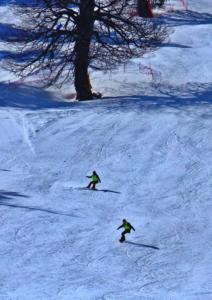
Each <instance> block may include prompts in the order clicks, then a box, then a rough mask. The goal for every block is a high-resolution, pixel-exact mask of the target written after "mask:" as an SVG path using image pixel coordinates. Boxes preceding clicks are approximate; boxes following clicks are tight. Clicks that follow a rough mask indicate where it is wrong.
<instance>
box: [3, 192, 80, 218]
mask: <svg viewBox="0 0 212 300" xmlns="http://www.w3.org/2000/svg"><path fill="white" fill-rule="evenodd" d="M16 197H22V198H29V196H27V195H23V194H20V193H17V192H9V191H2V190H0V206H6V207H11V208H20V209H26V210H30V211H39V212H44V213H50V214H55V215H61V216H67V217H74V218H81V217H80V216H77V215H74V214H66V213H63V212H59V211H55V210H52V209H46V208H41V207H36V206H27V205H19V204H15V203H8V200H13V199H14V198H16Z"/></svg>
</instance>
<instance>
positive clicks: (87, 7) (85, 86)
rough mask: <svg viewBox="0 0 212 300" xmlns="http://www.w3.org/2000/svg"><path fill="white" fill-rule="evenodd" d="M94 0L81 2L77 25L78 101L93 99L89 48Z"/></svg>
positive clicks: (76, 70) (76, 67)
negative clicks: (89, 69)
mask: <svg viewBox="0 0 212 300" xmlns="http://www.w3.org/2000/svg"><path fill="white" fill-rule="evenodd" d="M94 2H95V1H94V0H83V1H80V14H79V20H78V23H77V39H76V44H75V55H76V57H75V70H74V75H75V81H74V84H75V89H76V93H77V96H76V98H77V99H78V100H81V101H83V100H90V99H93V96H92V91H91V84H90V81H89V75H88V66H89V48H90V43H91V38H92V33H93V27H94V4H95V3H94Z"/></svg>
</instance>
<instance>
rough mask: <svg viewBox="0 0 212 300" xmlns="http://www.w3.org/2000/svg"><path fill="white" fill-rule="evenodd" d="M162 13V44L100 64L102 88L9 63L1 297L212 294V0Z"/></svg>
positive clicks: (1, 172)
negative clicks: (80, 94) (66, 83)
mask: <svg viewBox="0 0 212 300" xmlns="http://www.w3.org/2000/svg"><path fill="white" fill-rule="evenodd" d="M175 2H176V1H173V3H174V5H175ZM197 2H198V3H197ZM7 10H8V11H9V13H10V14H11V11H10V10H9V8H8V7H1V8H0V13H1V16H2V17H1V20H3V21H1V22H2V23H1V24H0V28H4V29H5V28H6V25H5V24H6V23H7V24H8V27H9V23H11V19H10V20H8V21H7V19H6V12H7ZM162 18H163V19H164V22H166V23H167V24H168V25H169V28H170V32H171V33H170V38H169V40H168V41H166V42H164V45H163V47H162V48H160V49H158V50H157V51H156V52H154V53H152V54H148V55H146V56H145V57H144V58H141V59H140V60H134V61H132V62H131V63H129V64H128V65H127V66H125V67H124V70H123V67H122V68H120V70H118V71H117V72H114V73H112V74H101V73H94V74H91V77H93V85H94V86H95V88H96V89H97V90H101V91H103V94H104V95H105V96H106V99H103V100H99V101H88V102H85V103H77V102H72V103H70V102H67V101H65V100H64V99H62V100H61V95H60V93H56V92H50V91H43V90H41V89H39V88H38V87H31V86H29V85H26V84H15V82H13V80H14V77H13V76H12V75H11V74H10V73H8V72H7V71H5V70H3V69H0V77H1V78H0V81H1V82H0V210H1V216H0V257H1V259H0V300H150V299H151V300H163V299H164V300H169V299H170V300H173V299H177V300H187V299H188V300H211V299H212V260H211V257H212V250H211V249H212V219H211V215H212V201H211V188H212V184H211V170H212V167H211V166H212V155H211V152H212V139H211V132H212V105H211V104H212V85H211V82H212V71H211V70H212V60H211V46H212V45H211V44H212V3H211V1H210V0H204V1H195V0H193V1H189V10H188V11H185V10H182V8H181V10H177V11H171V12H167V13H166V14H164V15H163V16H162ZM13 21H14V20H13ZM0 36H3V35H0ZM9 50H10V48H9V44H7V43H5V41H4V40H3V38H2V40H1V41H0V57H1V59H2V61H3V59H4V54H5V51H9ZM9 81H10V82H9ZM93 170H96V171H97V173H98V174H99V175H100V177H101V180H102V183H101V184H99V185H98V186H97V188H98V191H89V190H85V189H82V187H85V186H86V185H87V184H88V182H89V180H88V179H87V178H86V175H90V174H91V172H92V171H93ZM123 218H126V219H127V220H129V221H130V222H131V223H132V225H133V226H134V227H135V229H136V231H135V232H132V233H131V234H130V235H128V236H127V241H128V242H127V243H124V244H120V243H119V242H118V240H119V238H120V234H121V230H119V231H117V230H116V229H117V227H118V226H119V225H121V223H122V219H123Z"/></svg>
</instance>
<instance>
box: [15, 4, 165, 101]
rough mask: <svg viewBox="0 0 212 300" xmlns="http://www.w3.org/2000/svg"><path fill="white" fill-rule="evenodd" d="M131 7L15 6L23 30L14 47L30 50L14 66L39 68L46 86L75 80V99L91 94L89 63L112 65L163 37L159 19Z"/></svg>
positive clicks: (25, 70)
mask: <svg viewBox="0 0 212 300" xmlns="http://www.w3.org/2000/svg"><path fill="white" fill-rule="evenodd" d="M135 8H136V4H135V1H134V0H121V1H120V0H39V5H38V6H36V7H33V8H30V7H19V8H16V10H17V13H18V14H19V16H20V17H21V18H22V23H21V25H20V26H19V28H20V29H24V30H25V31H27V34H26V36H25V38H24V40H22V41H21V42H20V41H17V48H18V51H19V52H20V53H22V54H26V53H31V55H28V56H27V59H26V60H25V61H24V62H21V63H14V62H13V68H12V69H13V71H14V72H16V73H17V74H18V75H19V76H22V77H25V76H29V75H34V74H42V75H43V81H44V82H45V85H46V86H47V85H48V86H50V85H52V84H56V83H57V84H59V85H62V84H63V83H64V82H68V81H69V82H70V81H74V84H75V89H76V93H77V99H79V100H88V99H92V98H93V94H92V90H91V84H90V81H89V76H88V70H89V69H94V70H111V69H113V68H116V67H117V66H118V65H120V64H122V63H125V62H126V61H127V60H129V59H130V58H132V57H139V56H141V55H142V54H143V53H145V52H146V51H150V50H153V49H154V48H156V47H157V46H158V45H159V43H160V42H161V41H162V40H163V39H164V38H165V37H166V28H164V27H163V26H162V25H160V24H159V22H158V20H151V21H150V20H148V19H143V18H140V17H135V16H132V15H131V14H130V12H131V11H132V10H133V9H135ZM32 51H33V52H32ZM32 53H33V54H32ZM25 58H26V55H25Z"/></svg>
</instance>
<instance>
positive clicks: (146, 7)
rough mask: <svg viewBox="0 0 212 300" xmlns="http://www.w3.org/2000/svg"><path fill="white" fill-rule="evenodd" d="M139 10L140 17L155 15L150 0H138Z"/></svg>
mask: <svg viewBox="0 0 212 300" xmlns="http://www.w3.org/2000/svg"><path fill="white" fill-rule="evenodd" d="M137 11H138V15H139V16H140V17H143V18H152V17H153V14H152V8H151V3H150V0H137Z"/></svg>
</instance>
